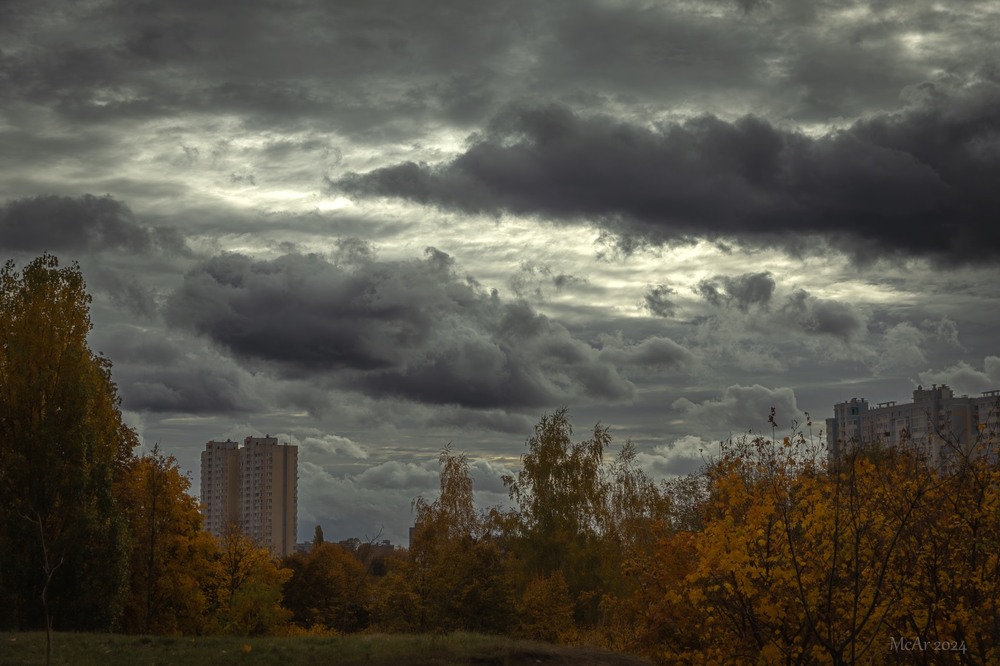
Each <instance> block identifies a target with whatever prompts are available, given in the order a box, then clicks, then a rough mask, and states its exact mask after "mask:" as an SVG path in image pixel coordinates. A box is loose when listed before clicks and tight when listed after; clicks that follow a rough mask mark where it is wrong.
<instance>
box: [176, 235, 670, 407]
mask: <svg viewBox="0 0 1000 666" xmlns="http://www.w3.org/2000/svg"><path fill="white" fill-rule="evenodd" d="M165 312H166V317H167V320H168V321H169V322H170V323H172V324H173V325H175V326H181V327H187V328H191V329H194V330H195V331H198V332H199V333H201V334H203V335H205V336H206V337H208V338H209V339H211V340H213V341H214V342H216V343H217V344H219V345H221V346H222V347H225V348H227V349H229V350H230V351H231V352H232V353H233V354H235V355H236V356H238V357H241V358H244V359H248V360H251V361H257V362H264V363H267V364H269V365H270V366H272V367H274V368H276V369H277V370H278V371H279V372H282V373H285V374H287V375H289V376H299V377H305V376H319V377H326V378H328V379H330V380H331V381H335V382H336V383H338V384H339V385H340V386H342V387H345V388H351V389H355V390H361V391H364V392H367V393H369V394H372V395H377V396H382V395H396V396H400V397H404V398H408V399H410V400H415V401H418V402H426V403H432V404H458V405H463V406H468V407H477V408H488V407H521V406H539V405H542V406H547V405H551V404H553V403H557V402H559V401H562V400H566V399H568V398H570V397H574V396H586V397H590V398H598V399H603V400H611V401H616V400H622V399H625V398H628V397H630V396H631V395H632V392H633V387H632V385H631V384H630V383H629V382H628V381H626V380H624V379H623V378H622V377H621V376H620V375H619V374H618V372H617V371H616V369H615V367H614V366H613V365H612V364H611V363H609V362H607V361H606V360H604V359H602V357H601V356H600V354H599V353H598V351H597V350H596V349H594V348H593V347H591V346H590V345H588V344H586V343H584V342H581V341H580V340H578V339H576V338H574V337H573V336H572V335H571V334H570V333H569V332H568V331H567V330H566V329H565V328H564V327H563V326H562V325H560V324H558V323H556V322H554V321H552V320H550V319H548V318H546V317H544V316H542V315H540V314H538V313H536V312H535V311H534V310H532V308H531V307H530V306H529V305H527V304H526V303H523V302H511V303H506V302H503V301H502V300H501V299H500V298H499V296H498V295H497V293H496V292H495V291H494V292H491V293H487V292H485V291H484V290H483V289H481V288H479V287H478V286H477V285H476V284H475V282H474V281H473V280H471V279H467V280H463V279H461V278H459V277H458V276H457V275H456V273H455V272H454V262H453V260H452V258H451V257H450V256H449V255H447V254H446V253H444V252H441V251H439V250H436V249H434V248H428V250H427V257H426V259H425V260H423V261H403V262H387V261H377V260H370V261H359V262H358V263H356V264H355V265H353V266H347V265H338V264H334V263H331V262H329V261H327V260H326V259H323V258H320V257H317V256H301V255H286V256H283V257H280V258H278V259H275V260H274V261H257V260H254V259H252V258H250V257H247V256H244V255H237V254H230V255H222V256H218V257H214V258H212V259H210V260H208V261H206V262H204V263H203V264H201V265H199V266H197V267H196V268H195V269H193V270H192V271H190V272H189V273H188V274H187V275H186V276H185V278H184V283H183V285H182V286H181V287H180V288H179V289H178V290H177V291H176V292H175V293H174V294H173V295H172V296H171V298H170V301H169V303H168V305H167V307H166V311H165ZM663 353H676V352H674V351H673V350H664V349H659V348H657V349H651V350H648V354H650V355H651V358H652V356H656V355H657V354H659V356H658V357H657V358H658V359H659V360H660V361H661V362H663V361H664V360H665V359H664V358H663Z"/></svg>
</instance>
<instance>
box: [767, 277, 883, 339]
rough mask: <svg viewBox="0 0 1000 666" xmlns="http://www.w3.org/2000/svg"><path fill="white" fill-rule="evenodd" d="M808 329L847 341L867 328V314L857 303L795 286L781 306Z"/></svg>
mask: <svg viewBox="0 0 1000 666" xmlns="http://www.w3.org/2000/svg"><path fill="white" fill-rule="evenodd" d="M782 313H784V314H786V315H788V316H790V317H792V318H793V320H794V321H795V322H796V323H797V324H798V326H799V327H801V329H802V330H803V331H805V332H806V333H809V334H812V335H830V336H833V337H835V338H839V339H840V340H842V341H844V342H850V341H851V340H853V339H855V338H857V337H859V336H861V335H862V334H863V333H864V332H865V330H866V322H865V318H864V316H863V315H862V314H861V313H859V312H858V311H857V309H855V308H854V307H852V306H850V305H848V304H846V303H841V302H839V301H834V300H830V299H825V298H817V297H815V296H812V295H811V294H810V293H809V292H808V291H806V290H805V289H797V290H795V291H794V292H793V293H792V294H791V295H790V296H789V297H788V298H787V299H786V301H785V304H784V305H783V306H782Z"/></svg>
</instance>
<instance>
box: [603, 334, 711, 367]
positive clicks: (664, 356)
mask: <svg viewBox="0 0 1000 666" xmlns="http://www.w3.org/2000/svg"><path fill="white" fill-rule="evenodd" d="M601 358H602V359H606V360H608V361H610V362H612V363H615V364H617V365H621V366H637V367H650V368H663V367H673V368H680V367H684V366H688V365H689V364H691V363H692V362H693V361H694V355H693V354H692V353H691V352H690V351H688V350H687V349H686V348H684V347H682V346H681V345H679V344H677V343H676V342H674V341H673V340H671V339H670V338H664V337H652V338H647V339H646V340H643V341H642V342H640V343H639V344H636V345H626V346H622V347H606V348H605V349H604V350H602V351H601Z"/></svg>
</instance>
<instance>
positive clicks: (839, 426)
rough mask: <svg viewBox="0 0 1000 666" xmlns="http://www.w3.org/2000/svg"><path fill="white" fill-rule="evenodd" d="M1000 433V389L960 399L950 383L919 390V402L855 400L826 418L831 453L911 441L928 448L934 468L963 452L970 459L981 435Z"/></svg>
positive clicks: (836, 407)
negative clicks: (854, 446) (949, 385)
mask: <svg viewBox="0 0 1000 666" xmlns="http://www.w3.org/2000/svg"><path fill="white" fill-rule="evenodd" d="M997 432H1000V390H998V391H986V392H985V393H983V394H982V395H980V396H978V397H969V396H967V395H961V396H956V395H955V394H954V392H953V391H952V390H951V388H950V387H948V386H947V385H946V384H942V385H941V386H938V385H937V384H935V385H933V386H931V388H929V389H925V388H924V387H923V386H918V387H917V388H916V390H914V391H913V402H907V403H901V404H900V403H896V402H894V401H891V402H880V403H877V404H876V405H875V406H871V405H869V403H868V401H867V400H865V399H864V398H851V399H850V400H848V401H846V402H838V403H837V404H835V405H834V406H833V418H829V419H827V420H826V443H827V451H828V453H829V455H830V457H831V458H836V457H839V456H840V455H841V454H842V452H843V450H844V447H845V446H847V445H851V444H853V445H860V446H864V445H865V444H869V443H874V442H881V443H885V444H890V445H891V444H897V443H900V442H910V443H912V444H913V445H916V446H920V447H924V452H925V453H926V454H927V458H928V460H929V461H930V462H931V464H933V465H937V466H941V465H944V464H945V463H946V462H947V460H949V459H950V458H951V457H953V456H954V455H955V454H957V453H958V451H956V448H958V449H960V450H961V452H962V453H964V454H966V455H968V454H971V453H972V450H973V447H974V446H975V444H976V441H977V439H978V438H979V436H980V434H981V433H984V434H985V435H986V436H988V435H989V434H990V433H994V434H995V433H997Z"/></svg>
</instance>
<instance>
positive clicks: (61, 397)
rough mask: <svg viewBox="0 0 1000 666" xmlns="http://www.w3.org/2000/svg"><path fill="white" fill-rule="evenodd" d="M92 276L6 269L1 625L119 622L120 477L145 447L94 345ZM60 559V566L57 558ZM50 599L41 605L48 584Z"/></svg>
mask: <svg viewBox="0 0 1000 666" xmlns="http://www.w3.org/2000/svg"><path fill="white" fill-rule="evenodd" d="M90 302H91V298H90V296H89V295H88V294H87V291H86V285H85V283H84V280H83V275H82V274H81V272H80V269H79V267H78V266H77V265H75V264H74V265H73V266H71V267H65V268H60V267H59V263H58V260H57V259H56V258H55V257H53V256H51V255H43V256H41V257H39V258H37V259H35V260H34V261H32V262H30V263H29V264H28V265H27V266H25V267H24V269H23V271H22V272H20V273H18V272H17V271H16V270H15V266H14V263H13V262H12V261H9V262H7V264H6V265H5V266H4V267H3V269H2V270H0V528H2V529H0V597H2V598H3V599H4V601H5V603H4V604H2V608H0V624H3V625H6V626H11V627H17V628H34V627H40V626H46V627H51V626H52V623H53V620H55V622H57V623H58V624H59V625H60V626H62V627H64V628H73V629H97V628H107V627H110V626H111V624H112V623H113V621H114V620H115V618H116V617H117V615H118V613H119V612H120V609H121V606H122V601H123V598H124V593H125V588H126V581H127V565H128V554H127V552H126V549H127V544H128V540H127V526H126V522H125V519H124V514H123V512H122V509H121V506H120V505H119V503H118V501H117V500H116V498H115V495H114V492H113V484H114V481H115V479H116V478H118V477H120V475H121V474H122V473H123V471H124V469H125V465H126V463H127V461H128V460H129V458H130V457H131V452H132V449H133V447H134V446H135V445H136V443H137V438H136V435H135V433H134V432H133V431H132V430H131V429H130V428H128V427H127V426H126V425H125V424H124V422H123V421H122V418H121V412H120V410H119V398H118V394H117V388H116V386H115V384H114V382H113V381H112V380H111V363H110V361H109V360H108V359H106V358H104V357H103V356H99V355H97V354H94V353H93V352H92V351H91V350H90V348H89V347H88V345H87V334H88V333H89V331H90V329H91V322H90V314H89V306H90ZM59 563H61V565H60V564H59ZM43 591H44V592H45V597H46V599H45V603H44V604H43V603H41V596H42V592H43Z"/></svg>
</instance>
